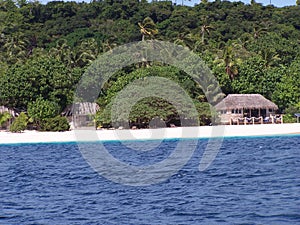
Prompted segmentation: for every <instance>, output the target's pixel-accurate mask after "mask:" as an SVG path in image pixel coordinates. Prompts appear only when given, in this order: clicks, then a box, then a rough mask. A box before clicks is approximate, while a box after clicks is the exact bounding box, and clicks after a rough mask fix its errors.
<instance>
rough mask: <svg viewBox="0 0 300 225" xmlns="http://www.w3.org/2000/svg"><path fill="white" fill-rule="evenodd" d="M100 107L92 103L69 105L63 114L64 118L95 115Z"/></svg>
mask: <svg viewBox="0 0 300 225" xmlns="http://www.w3.org/2000/svg"><path fill="white" fill-rule="evenodd" d="M98 109H99V106H98V105H97V104H96V103H92V102H79V103H73V104H72V105H69V106H68V107H67V108H66V109H65V110H64V111H63V113H62V115H63V116H72V115H74V114H75V115H95V114H96V112H97V110H98Z"/></svg>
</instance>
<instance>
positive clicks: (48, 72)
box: [0, 0, 300, 112]
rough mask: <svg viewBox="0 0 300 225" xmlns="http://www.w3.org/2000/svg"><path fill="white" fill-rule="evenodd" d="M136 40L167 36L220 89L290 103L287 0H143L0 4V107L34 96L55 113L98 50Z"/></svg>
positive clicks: (293, 45)
mask: <svg viewBox="0 0 300 225" xmlns="http://www.w3.org/2000/svg"><path fill="white" fill-rule="evenodd" d="M145 29H146V30H147V29H148V31H147V32H145ZM141 31H142V32H143V31H144V34H142V32H141ZM142 38H145V39H157V40H164V41H169V42H174V43H176V44H179V45H184V46H187V47H188V48H190V49H191V50H193V51H194V52H196V53H198V54H199V55H200V56H201V58H202V59H204V60H205V61H206V62H207V64H208V65H209V67H210V68H211V70H212V71H213V73H214V74H215V76H216V77H217V78H218V80H219V82H220V85H221V87H222V90H223V92H224V93H225V94H228V93H260V94H262V95H264V96H265V97H267V98H269V99H271V100H273V101H274V102H275V103H276V104H278V106H279V107H280V109H281V110H282V111H284V110H285V111H287V112H291V111H293V110H296V109H297V108H299V109H300V55H299V54H300V6H299V5H298V6H297V5H296V1H295V6H290V7H284V8H276V7H274V6H272V5H269V6H263V5H262V4H258V3H256V2H255V1H251V4H244V3H242V2H229V1H220V0H216V1H214V2H207V1H199V4H198V5H196V6H194V7H187V6H181V5H174V4H173V3H172V2H169V1H159V2H148V1H146V0H141V1H138V0H103V1H94V2H91V3H75V2H60V1H53V2H49V3H48V4H46V5H43V4H40V3H39V2H38V1H33V2H31V1H30V2H27V1H26V0H18V1H17V2H14V1H12V0H0V49H1V51H0V59H1V62H0V85H1V90H0V104H4V105H6V106H9V107H12V108H19V109H23V110H26V109H27V108H28V105H29V104H30V103H32V102H34V101H36V100H37V99H38V100H44V101H49V102H54V103H56V104H57V105H58V106H59V108H60V109H59V110H60V111H61V110H62V109H63V108H64V107H65V106H66V105H67V104H69V103H70V102H71V100H72V91H71V90H73V89H74V85H75V84H76V83H77V82H78V80H79V79H80V76H81V74H82V73H83V71H84V69H85V68H86V67H87V66H88V65H89V64H90V63H91V62H92V61H93V60H94V59H96V57H97V56H98V55H99V54H102V53H104V52H106V51H109V50H111V49H112V48H114V47H115V46H118V45H122V44H125V43H129V42H134V41H140V40H142ZM156 66H157V65H156ZM138 69H139V70H143V68H138ZM145 69H147V70H149V71H150V72H149V73H151V69H149V68H145ZM156 69H157V68H156ZM156 69H155V68H154V70H156ZM169 69H170V68H169ZM173 69H174V68H171V69H170V70H173ZM134 70H135V69H133V68H131V69H130V70H129V71H127V73H133V72H136V71H134ZM176 72H178V71H175V72H174V73H176ZM123 73H125V72H124V71H123ZM66 78H67V79H66ZM111 86H113V84H111ZM191 89H192V88H191ZM192 95H194V96H193V97H194V98H195V99H198V100H199V99H200V101H205V98H201V96H200V97H199V96H195V93H192ZM101 102H103V101H101V100H99V103H101ZM295 108H296V109H295Z"/></svg>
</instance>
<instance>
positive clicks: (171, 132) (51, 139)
mask: <svg viewBox="0 0 300 225" xmlns="http://www.w3.org/2000/svg"><path fill="white" fill-rule="evenodd" d="M296 134H297V135H298V134H299V135H300V123H298V124H296V123H294V124H264V125H239V126H238V125H233V126H202V127H177V128H162V129H140V130H98V131H97V132H96V131H90V130H76V131H67V132H37V131H25V132H23V133H10V132H0V144H20V143H57V142H76V141H113V140H155V139H172V138H210V137H250V136H274V135H296Z"/></svg>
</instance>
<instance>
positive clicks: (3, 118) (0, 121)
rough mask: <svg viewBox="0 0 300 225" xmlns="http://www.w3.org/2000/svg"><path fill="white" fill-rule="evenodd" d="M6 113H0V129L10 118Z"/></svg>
mask: <svg viewBox="0 0 300 225" xmlns="http://www.w3.org/2000/svg"><path fill="white" fill-rule="evenodd" d="M11 117H12V116H11V115H10V114H9V113H8V112H4V113H0V128H2V126H3V125H4V124H5V123H6V122H7V121H8V120H9V119H10V118H11Z"/></svg>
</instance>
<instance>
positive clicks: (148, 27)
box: [138, 17, 158, 41]
mask: <svg viewBox="0 0 300 225" xmlns="http://www.w3.org/2000/svg"><path fill="white" fill-rule="evenodd" d="M138 25H139V27H140V32H141V34H142V41H144V40H145V36H148V37H150V38H152V37H153V36H154V35H156V34H158V30H157V28H156V24H155V23H154V21H153V20H152V19H151V18H150V17H146V18H145V19H144V20H143V22H142V23H140V22H139V23H138Z"/></svg>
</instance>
